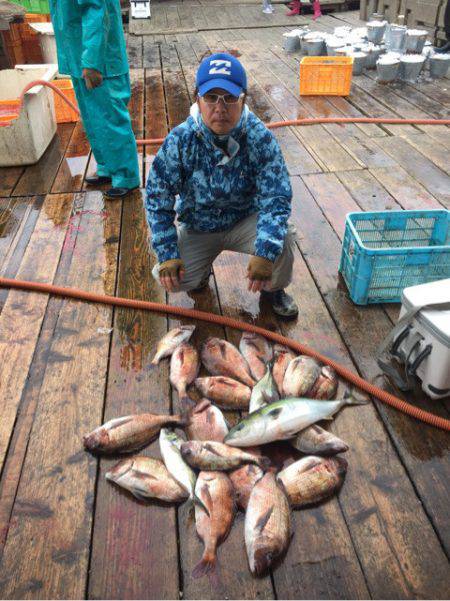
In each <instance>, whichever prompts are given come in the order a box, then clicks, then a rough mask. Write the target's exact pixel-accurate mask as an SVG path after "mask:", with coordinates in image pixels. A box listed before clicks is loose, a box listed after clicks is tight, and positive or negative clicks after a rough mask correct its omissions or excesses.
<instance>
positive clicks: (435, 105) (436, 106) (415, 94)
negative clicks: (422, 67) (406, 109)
mask: <svg viewBox="0 0 450 601" xmlns="http://www.w3.org/2000/svg"><path fill="white" fill-rule="evenodd" d="M366 77H368V78H369V79H370V80H371V81H372V82H374V83H375V85H376V86H380V85H381V84H378V83H377V79H376V71H366ZM384 87H386V86H384ZM370 89H374V88H372V86H371V87H370ZM389 93H390V94H389V98H392V96H391V93H393V94H395V95H397V96H398V97H399V98H401V99H403V100H406V101H407V102H408V103H409V104H410V105H414V106H416V107H418V108H419V110H420V112H421V113H422V114H423V113H427V114H428V115H430V116H431V117H436V118H437V119H448V114H449V110H448V107H445V106H444V105H443V104H441V103H440V102H437V101H436V100H434V99H433V98H430V97H429V96H428V95H427V94H425V93H424V92H421V91H420V90H418V89H416V87H415V86H414V85H405V84H404V83H403V82H393V83H392V84H389ZM380 94H382V90H380ZM449 99H450V94H449V95H448V99H447V100H449Z"/></svg>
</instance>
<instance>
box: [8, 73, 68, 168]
mask: <svg viewBox="0 0 450 601" xmlns="http://www.w3.org/2000/svg"><path fill="white" fill-rule="evenodd" d="M57 70H58V67H57V65H16V67H15V69H3V70H0V99H1V100H13V99H16V98H19V97H20V94H21V92H22V90H23V89H24V87H25V86H26V84H27V83H30V82H32V81H34V80H35V79H44V80H46V81H50V80H52V79H53V78H54V77H55V75H56V73H57ZM55 132H56V120H55V108H54V104H53V92H52V90H51V89H50V88H47V87H45V86H35V87H34V88H32V89H31V90H29V91H28V92H27V93H26V94H25V98H24V105H23V108H22V110H21V111H20V114H19V116H18V118H17V119H15V120H14V121H12V122H11V124H10V125H6V126H4V127H0V166H1V167H10V166H13V165H33V164H34V163H37V161H39V159H40V158H41V156H42V155H43V154H44V152H45V150H46V148H47V146H48V145H49V144H50V142H51V140H52V138H53V136H54V135H55Z"/></svg>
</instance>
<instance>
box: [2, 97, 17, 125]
mask: <svg viewBox="0 0 450 601" xmlns="http://www.w3.org/2000/svg"><path fill="white" fill-rule="evenodd" d="M19 109H20V100H19V99H18V98H14V99H10V100H0V127H2V126H6V125H10V124H11V122H12V121H14V119H17V117H18V116H19Z"/></svg>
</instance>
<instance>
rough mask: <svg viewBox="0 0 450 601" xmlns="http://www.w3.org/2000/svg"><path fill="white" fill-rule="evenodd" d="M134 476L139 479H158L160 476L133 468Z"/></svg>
mask: <svg viewBox="0 0 450 601" xmlns="http://www.w3.org/2000/svg"><path fill="white" fill-rule="evenodd" d="M133 476H134V477H135V478H137V479H138V480H158V478H156V477H155V476H152V474H146V473H145V472H141V471H139V470H136V469H133Z"/></svg>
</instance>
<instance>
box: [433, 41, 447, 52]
mask: <svg viewBox="0 0 450 601" xmlns="http://www.w3.org/2000/svg"><path fill="white" fill-rule="evenodd" d="M434 51H435V52H437V53H438V54H445V53H446V52H450V40H449V41H448V42H447V43H446V44H444V46H441V47H440V48H435V49H434Z"/></svg>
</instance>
